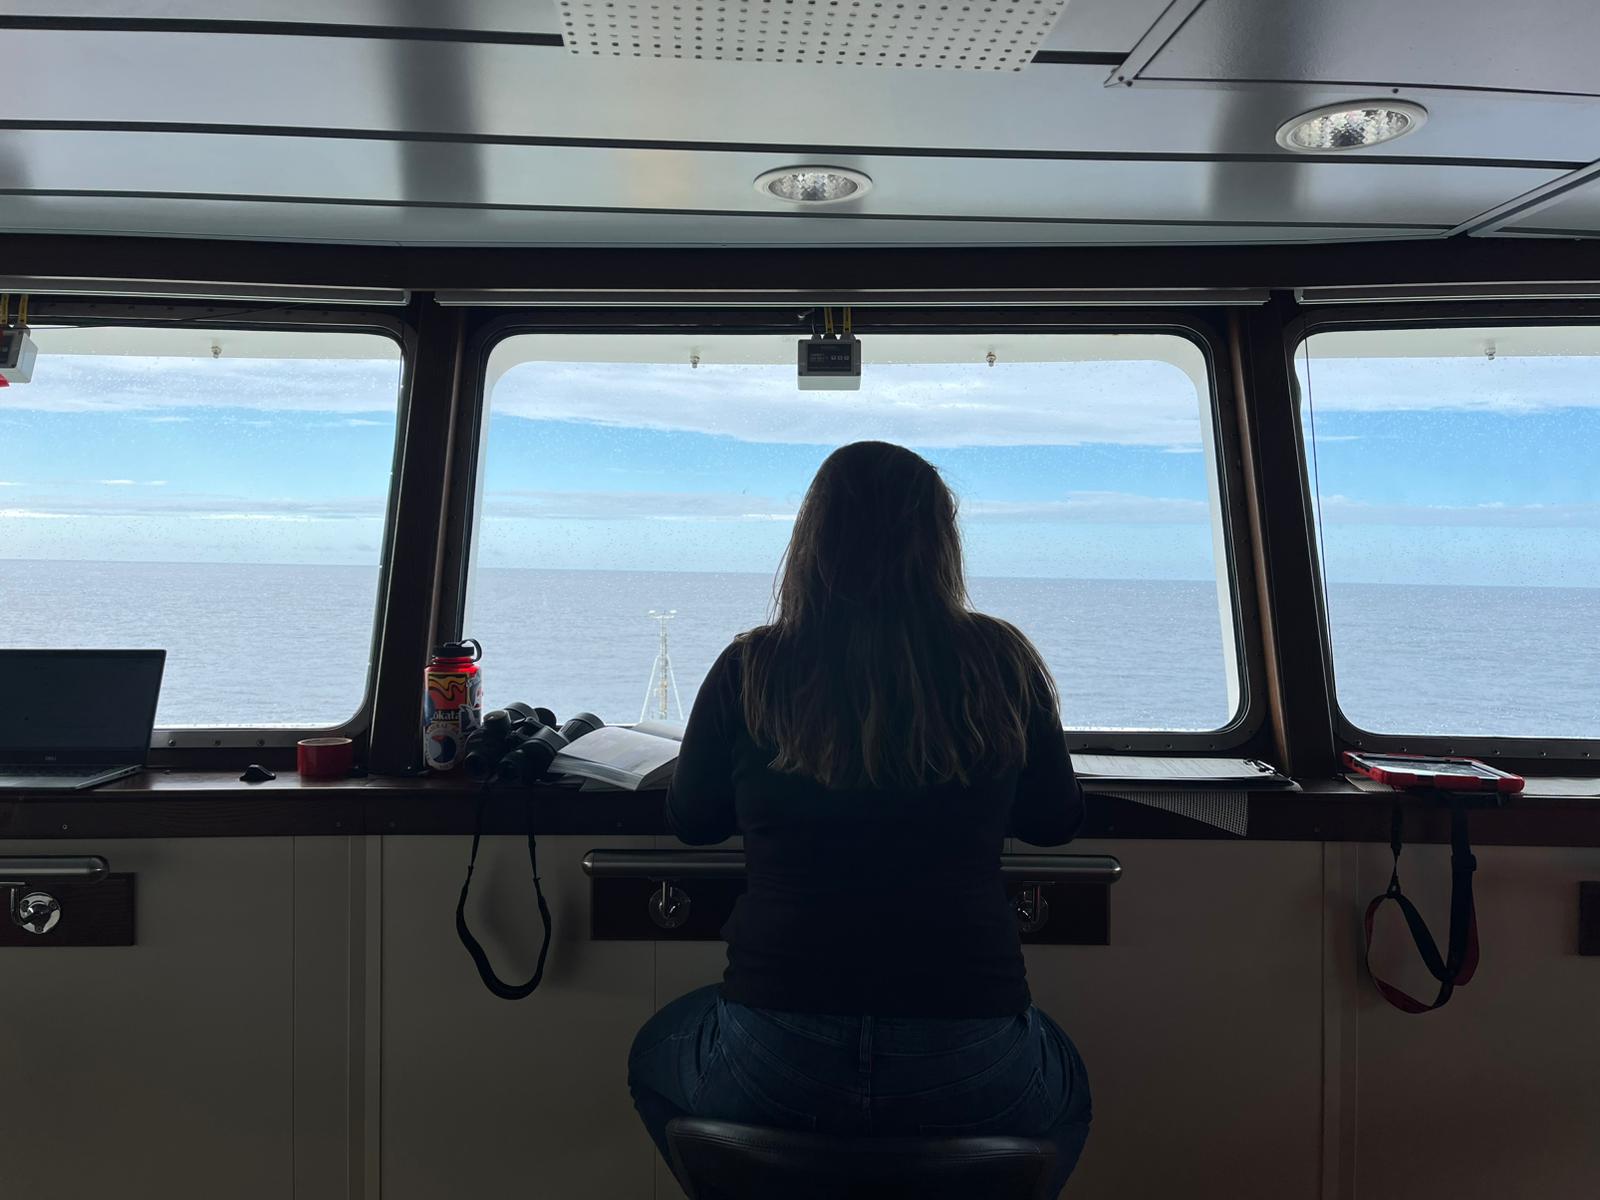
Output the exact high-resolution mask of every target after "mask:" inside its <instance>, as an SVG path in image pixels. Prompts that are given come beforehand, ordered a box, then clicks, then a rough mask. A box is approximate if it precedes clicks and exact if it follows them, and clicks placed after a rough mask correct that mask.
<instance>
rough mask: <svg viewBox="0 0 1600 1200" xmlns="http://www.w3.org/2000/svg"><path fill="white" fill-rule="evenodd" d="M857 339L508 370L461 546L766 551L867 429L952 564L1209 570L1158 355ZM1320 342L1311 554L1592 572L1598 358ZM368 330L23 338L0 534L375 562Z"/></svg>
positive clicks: (604, 551) (1480, 568)
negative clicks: (799, 375) (827, 361)
mask: <svg viewBox="0 0 1600 1200" xmlns="http://www.w3.org/2000/svg"><path fill="white" fill-rule="evenodd" d="M374 340H375V341H376V339H374ZM1174 340H1176V339H1174ZM864 346H865V353H864V358H865V369H864V378H863V386H862V389H861V390H860V391H855V392H801V391H799V390H798V389H797V388H796V386H795V378H794V366H793V363H792V362H788V363H783V364H769V365H761V364H728V363H722V364H716V363H705V364H702V365H701V366H700V367H698V368H692V367H690V366H689V365H688V363H676V362H674V363H615V362H612V363H573V362H562V363H554V362H526V363H521V364H519V365H517V366H515V367H513V368H511V369H510V370H509V371H508V372H507V373H506V374H505V375H504V376H502V377H501V378H500V379H499V380H498V381H497V382H496V383H495V385H494V388H493V391H492V396H491V408H490V420H489V425H488V437H487V443H486V460H485V472H484V478H483V481H482V488H483V507H482V519H481V520H480V522H479V531H478V544H477V559H476V561H477V562H478V563H479V564H480V565H483V566H545V567H570V568H579V569H581V568H594V567H610V568H620V569H634V570H648V569H659V570H721V571H760V572H770V571H771V570H772V569H773V568H774V566H775V565H776V563H777V559H778V555H779V554H780V553H781V551H782V548H783V545H784V543H785V541H786V540H787V537H788V533H789V528H790V524H791V522H792V518H793V514H794V512H795V509H796V507H797V506H798V503H799V500H800V497H801V496H802V495H803V493H804V490H805V486H806V484H807V483H808V481H809V479H810V476H811V474H812V472H813V471H814V470H815V469H816V466H817V464H818V463H819V462H820V461H821V460H822V458H823V457H824V456H825V455H826V454H827V453H828V451H829V450H831V449H832V448H833V447H834V446H837V445H839V444H842V443H844V442H847V441H851V440H855V439H858V438H863V437H875V438H883V439H885V440H889V441H896V442H900V443H902V444H906V445H910V446H912V447H914V448H916V449H918V450H920V451H922V452H924V453H925V454H927V456H928V457H929V458H931V459H932V460H933V461H934V462H935V463H936V464H937V465H938V466H939V467H940V468H941V470H943V471H944V472H945V475H946V478H947V479H948V480H949V482H950V483H951V485H952V486H953V487H954V488H955V489H956V491H957V494H958V495H959V497H960V498H961V505H962V507H961V511H962V521H963V528H964V532H965V537H966V545H967V551H968V558H969V568H970V570H971V572H972V573H973V574H975V575H1012V576H1036V577H1075V578H1132V579H1141V578H1151V579H1195V580H1209V579H1212V578H1214V577H1215V571H1216V562H1215V558H1214V550H1213V539H1212V528H1211V525H1212V517H1211V501H1210V483H1209V480H1210V472H1211V468H1210V467H1209V466H1208V460H1207V455H1206V454H1205V453H1204V447H1203V443H1202V434H1203V431H1204V430H1203V426H1202V421H1203V420H1204V421H1209V420H1210V416H1209V411H1208V410H1209V398H1206V399H1204V400H1202V397H1200V396H1199V395H1197V393H1196V389H1195V385H1194V383H1193V382H1192V381H1191V379H1190V377H1189V375H1188V374H1186V373H1185V372H1184V371H1183V370H1180V369H1179V368H1178V367H1177V366H1175V365H1173V363H1172V362H1170V361H1155V360H1152V361H1147V362H1142V361H1115V362H1066V363H1030V362H1004V361H1002V362H999V363H997V364H996V365H994V366H988V365H985V364H984V363H982V362H965V363H951V364H930V363H921V364H905V363H900V364H894V363H883V362H874V360H873V355H872V341H871V339H870V337H869V338H866V339H864ZM1314 350H1315V347H1314V346H1313V354H1312V359H1311V364H1310V372H1309V376H1308V375H1307V371H1306V367H1305V364H1304V362H1303V361H1298V360H1297V367H1298V369H1299V370H1300V372H1301V383H1302V390H1303V391H1304V392H1306V393H1308V396H1309V405H1308V407H1307V408H1306V409H1305V410H1304V411H1303V420H1304V421H1305V422H1306V424H1307V426H1308V428H1310V429H1312V430H1313V431H1314V432H1315V435H1316V436H1315V460H1314V468H1315V482H1316V494H1317V497H1318V499H1319V512H1320V518H1321V522H1322V525H1321V540H1322V542H1323V545H1324V547H1325V551H1326V563H1327V574H1328V576H1329V577H1330V579H1333V580H1335V581H1338V582H1414V583H1421V582H1462V583H1500V584H1523V585H1534V586H1600V537H1597V536H1596V535H1597V533H1600V471H1597V469H1596V467H1595V455H1594V451H1593V447H1594V446H1596V445H1600V386H1597V385H1600V372H1597V371H1596V370H1595V369H1594V360H1593V359H1591V358H1581V357H1564V358H1558V357H1514V356H1509V355H1501V356H1500V357H1498V358H1496V359H1495V360H1493V361H1489V360H1487V359H1485V358H1483V357H1481V356H1480V357H1476V358H1449V359H1445V358H1440V359H1396V358H1385V359H1346V358H1331V357H1330V358H1324V359H1318V358H1316V356H1315V353H1314ZM383 353H384V355H385V356H384V357H375V358H374V359H372V360H362V359H359V358H340V359H331V360H325V361H319V360H316V359H307V358H300V359H293V360H287V361H268V360H262V359H251V358H247V357H223V358H221V359H216V360H213V359H209V358H166V359H156V358H136V357H126V356H112V355H90V354H52V353H49V352H48V347H47V345H46V344H45V343H44V341H41V353H40V356H39V359H38V361H37V364H36V366H35V373H34V381H33V382H32V383H29V384H25V385H17V386H13V387H11V388H7V389H3V390H0V556H3V557H8V558H30V559H31V558H42V559H49V558H83V559H109V560H119V559H137V560H146V561H229V562H282V563H367V564H371V563H376V562H377V560H378V555H379V547H380V543H381V539H382V533H383V529H382V521H383V511H384V506H385V498H386V496H387V492H388V486H389V476H390V471H391V466H392V460H393V454H394V440H395V413H396V398H397V391H398V383H399V364H398V363H397V362H396V361H395V360H394V358H393V356H392V352H391V351H388V350H387V349H385V350H384V352H383ZM1308 382H1309V385H1310V386H1309V388H1308V387H1307V386H1306V385H1307V383H1308Z"/></svg>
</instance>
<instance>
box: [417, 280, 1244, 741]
mask: <svg viewBox="0 0 1600 1200" xmlns="http://www.w3.org/2000/svg"><path fill="white" fill-rule="evenodd" d="M812 313H813V310H812V308H811V307H810V306H807V305H805V304H803V303H797V304H796V305H794V306H786V307H783V308H750V307H745V308H691V307H679V306H658V307H651V308H638V309H622V308H593V309H585V308H556V307H550V308H528V309H512V310H507V309H493V310H485V309H477V310H473V313H472V318H473V319H471V320H470V321H469V326H468V331H467V345H466V352H465V355H464V362H463V370H464V375H463V378H462V388H463V403H462V404H461V406H460V411H459V412H458V414H457V426H456V429H455V434H454V442H455V445H454V448H453V455H452V461H451V480H452V487H451V489H450V499H451V503H450V509H449V512H448V514H447V522H448V536H447V539H446V544H447V547H448V553H447V555H446V561H445V563H444V566H443V577H442V579H441V587H440V609H439V624H438V628H439V630H440V631H441V636H451V637H460V636H461V635H462V633H463V627H462V626H463V621H464V619H465V609H466V600H467V583H468V577H469V573H470V571H471V567H472V563H471V551H472V547H473V544H474V536H475V529H474V522H475V518H476V508H477V500H478V496H479V491H480V487H481V475H480V470H481V467H482V458H483V448H484V442H485V438H486V436H487V432H488V420H487V418H488V405H489V401H490V397H489V395H488V390H487V388H486V383H487V369H488V364H489V359H490V356H491V355H492V354H493V352H494V350H495V348H496V347H497V346H498V345H499V344H500V342H502V341H504V340H506V339H507V338H512V337H517V336H519V335H524V334H562V333H585V334H597V333H598V334H616V335H618V336H640V335H644V336H648V335H650V334H654V333H660V334H667V333H684V332H698V333H704V334H719V335H724V334H752V335H753V334H774V333H777V334H793V335H794V336H795V337H797V338H799V337H804V336H807V335H809V334H810V333H811V332H812V325H813V323H814V321H813V316H812ZM853 313H854V325H855V329H856V332H857V334H858V335H859V336H861V337H862V338H864V339H869V338H870V337H871V336H872V335H873V333H875V332H876V333H895V334H925V335H930V336H934V335H938V334H940V333H976V332H983V333H995V334H1028V333H1038V334H1051V333H1053V334H1073V333H1082V334H1093V333H1102V334H1104V333H1149V334H1169V335H1174V336H1178V337H1182V338H1184V339H1185V340H1187V341H1188V342H1190V343H1191V344H1192V345H1194V346H1195V347H1196V348H1197V349H1198V350H1199V351H1200V353H1201V355H1202V357H1203V359H1204V361H1205V364H1206V369H1207V378H1208V383H1209V387H1210V401H1211V405H1210V412H1211V421H1212V427H1211V430H1210V434H1211V445H1212V447H1213V448H1214V450H1215V462H1214V464H1213V466H1214V467H1215V469H1216V487H1217V490H1218V498H1219V504H1220V509H1221V518H1222V525H1221V529H1220V530H1217V529H1215V528H1214V529H1213V536H1214V537H1215V536H1216V534H1218V533H1220V535H1221V537H1220V541H1221V547H1220V549H1221V553H1222V554H1223V562H1222V563H1221V564H1219V566H1220V567H1221V568H1222V569H1225V570H1226V572H1227V579H1228V582H1229V586H1230V589H1231V593H1232V597H1231V598H1232V604H1231V615H1232V627H1231V629H1230V628H1227V627H1224V630H1223V633H1224V642H1225V645H1224V651H1225V652H1226V651H1227V650H1228V649H1229V646H1228V644H1227V643H1228V641H1229V640H1230V639H1231V649H1232V652H1233V655H1234V670H1235V672H1236V676H1237V680H1238V687H1239V707H1238V711H1237V712H1235V713H1234V714H1233V716H1232V718H1231V720H1230V721H1229V722H1228V723H1227V724H1226V725H1224V726H1222V727H1221V728H1219V729H1216V730H1212V731H1206V732H1193V731H1176V730H1175V731H1170V732H1168V731H1151V730H1078V729H1068V730H1066V734H1067V743H1068V746H1069V748H1071V749H1074V750H1078V751H1087V750H1114V751H1130V752H1143V753H1155V752H1160V751H1178V752H1194V753H1206V752H1209V753H1225V752H1228V751H1237V750H1241V749H1242V748H1247V747H1248V748H1250V749H1251V750H1255V749H1258V747H1257V746H1256V745H1255V743H1257V742H1258V740H1259V735H1261V733H1262V731H1263V729H1264V727H1265V724H1266V715H1267V701H1268V694H1267V688H1266V684H1265V665H1264V663H1265V656H1264V653H1263V646H1262V640H1261V633H1260V630H1261V622H1260V619H1259V613H1258V611H1257V589H1256V584H1255V572H1256V569H1257V567H1256V564H1255V562H1254V561H1253V556H1252V553H1251V541H1250V532H1249V518H1248V513H1247V506H1246V495H1245V489H1244V476H1243V470H1242V466H1241V461H1240V456H1241V451H1240V431H1239V419H1238V408H1237V400H1236V395H1237V393H1236V389H1235V381H1234V379H1233V372H1232V368H1231V351H1230V349H1229V343H1228V340H1227V337H1226V335H1225V333H1224V332H1223V323H1222V321H1218V320H1217V319H1216V314H1215V313H1214V312H1213V311H1212V310H1204V309H1199V310H1197V309H1186V308H1184V309H1180V308H1154V309H1141V308H1082V309H1079V308H1068V307H1048V308H1031V307H1021V306H1018V307H1010V306H1008V307H1003V308H934V307H922V308H900V307H893V306H871V305H862V306H857V307H855V308H854V309H853ZM1225 319H1226V314H1225V313H1224V314H1223V320H1224V321H1225Z"/></svg>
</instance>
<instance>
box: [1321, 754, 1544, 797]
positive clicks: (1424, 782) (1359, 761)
mask: <svg viewBox="0 0 1600 1200" xmlns="http://www.w3.org/2000/svg"><path fill="white" fill-rule="evenodd" d="M1344 762H1345V765H1346V766H1347V767H1349V768H1350V769H1351V770H1353V771H1358V772H1360V773H1361V774H1362V775H1365V776H1367V777H1368V778H1369V779H1376V780H1378V781H1379V782H1380V783H1387V784H1388V785H1389V786H1390V787H1396V788H1434V789H1437V790H1438V791H1441V792H1505V793H1515V792H1520V791H1521V790H1522V788H1523V785H1524V780H1523V778H1522V777H1521V776H1520V775H1512V774H1510V773H1508V772H1506V771H1500V770H1497V769H1495V768H1494V767H1491V766H1490V765H1489V764H1488V763H1483V762H1479V761H1478V760H1477V759H1475V758H1452V757H1449V756H1447V755H1429V754H1366V753H1363V752H1361V751H1358V750H1346V751H1345V752H1344Z"/></svg>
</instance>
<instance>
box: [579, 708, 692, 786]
mask: <svg viewBox="0 0 1600 1200" xmlns="http://www.w3.org/2000/svg"><path fill="white" fill-rule="evenodd" d="M682 741H683V724H682V722H678V721H640V722H639V723H638V724H637V725H634V726H631V727H630V726H627V725H607V726H605V727H603V728H601V729H596V730H595V731H594V732H593V733H586V734H584V735H583V736H582V737H581V738H578V739H577V740H576V741H574V742H571V743H569V744H568V745H567V746H566V747H565V748H564V749H563V750H562V751H561V752H560V753H559V754H557V755H556V757H555V761H554V762H552V763H551V764H550V769H551V770H552V771H560V772H561V773H562V774H563V775H576V776H578V777H579V778H581V779H583V780H584V781H585V783H584V785H583V790H584V791H586V792H587V791H595V790H604V789H607V788H620V789H622V790H624V791H629V792H637V791H641V790H644V789H646V788H658V787H665V786H666V783H667V780H669V779H671V778H672V768H673V767H674V766H675V765H676V764H677V761H678V749H679V746H680V744H681V743H682Z"/></svg>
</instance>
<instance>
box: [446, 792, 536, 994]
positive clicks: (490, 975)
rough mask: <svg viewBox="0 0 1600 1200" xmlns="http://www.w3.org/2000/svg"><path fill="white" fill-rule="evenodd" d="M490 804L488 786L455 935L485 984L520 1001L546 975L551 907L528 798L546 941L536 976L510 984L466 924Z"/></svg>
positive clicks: (530, 857) (474, 835) (531, 850)
mask: <svg viewBox="0 0 1600 1200" xmlns="http://www.w3.org/2000/svg"><path fill="white" fill-rule="evenodd" d="M488 806H489V788H488V786H487V785H486V786H485V787H484V789H483V791H482V793H480V794H479V796H478V821H477V825H476V827H475V828H474V829H473V833H472V857H471V858H470V859H468V860H467V878H466V880H465V882H463V883H462V885H461V899H460V900H458V901H456V936H457V937H459V938H460V939H461V944H462V945H463V946H465V947H466V948H467V953H468V954H470V955H471V956H472V961H473V962H474V963H475V964H477V967H478V975H479V977H480V978H481V979H482V980H483V986H484V987H486V988H488V989H489V990H490V991H491V992H493V993H494V994H495V995H496V996H499V997H500V999H502V1000H521V999H522V998H523V997H524V996H529V995H532V993H533V990H534V989H535V988H536V987H538V986H539V981H540V980H541V979H543V978H544V960H545V956H546V955H548V954H549V953H550V932H551V921H550V906H549V905H548V904H547V903H545V898H544V888H542V887H540V886H539V859H538V857H537V852H536V848H535V846H534V842H533V801H532V800H529V801H527V820H528V865H529V867H531V868H532V870H533V894H534V895H535V896H537V897H538V900H539V918H540V920H542V921H543V922H544V944H543V945H542V946H540V947H539V962H538V965H537V966H535V967H534V969H533V978H532V979H530V980H528V982H526V983H517V984H511V983H507V982H506V981H505V980H503V979H501V978H500V976H498V975H496V974H495V973H494V967H493V966H491V965H490V963H489V956H488V954H486V953H485V952H484V949H483V947H482V946H481V945H480V944H479V942H478V939H477V938H475V937H474V936H473V935H472V930H471V929H469V928H468V927H467V893H468V892H470V891H471V890H472V871H473V868H474V867H476V866H477V865H478V843H479V841H481V840H482V838H483V817H484V812H485V811H486V810H487V808H488Z"/></svg>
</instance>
